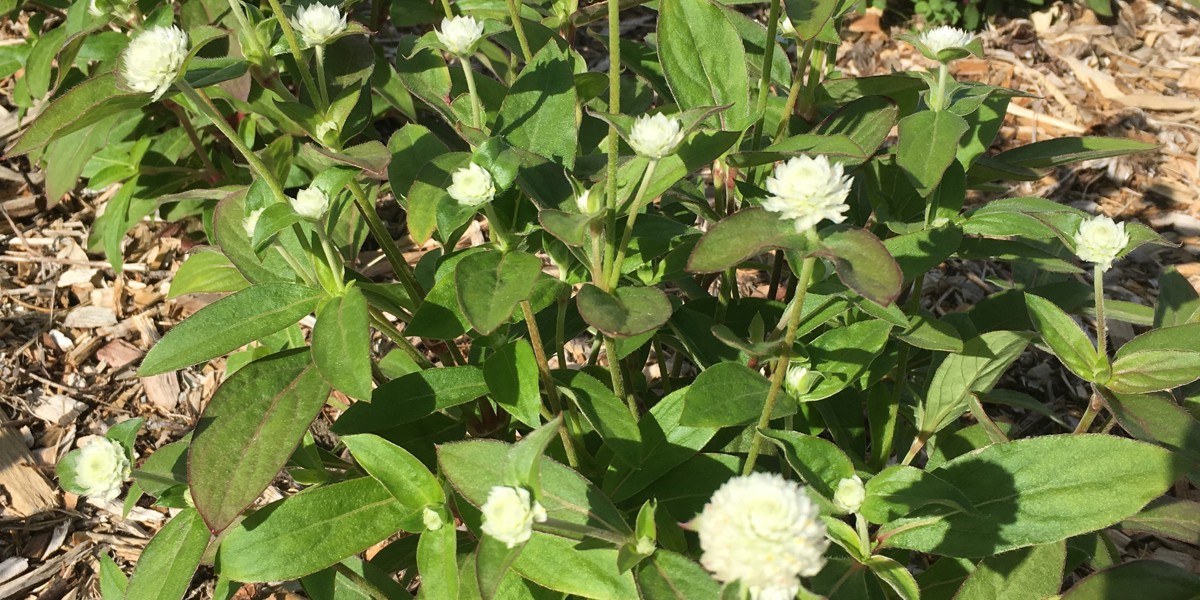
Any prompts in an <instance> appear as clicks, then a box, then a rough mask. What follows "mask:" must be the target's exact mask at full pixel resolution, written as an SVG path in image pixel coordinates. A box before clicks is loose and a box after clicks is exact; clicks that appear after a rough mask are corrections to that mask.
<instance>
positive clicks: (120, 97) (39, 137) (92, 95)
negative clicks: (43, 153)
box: [8, 73, 150, 156]
mask: <svg viewBox="0 0 1200 600" xmlns="http://www.w3.org/2000/svg"><path fill="white" fill-rule="evenodd" d="M149 103H150V94H142V93H132V92H127V91H124V90H122V89H120V88H118V87H117V78H116V75H114V74H112V73H105V74H102V75H98V76H96V77H93V78H91V79H88V80H87V81H84V82H83V83H81V84H79V85H77V86H75V87H73V88H71V89H70V90H69V91H67V93H65V94H63V95H61V96H59V97H58V98H55V99H54V100H53V101H52V102H51V103H50V105H49V106H47V107H46V108H45V109H43V110H42V112H41V113H40V114H39V115H38V117H37V119H35V120H34V122H33V123H31V124H30V125H29V128H28V129H26V130H25V133H24V134H22V135H21V139H19V140H17V143H16V144H14V145H13V147H12V149H11V150H9V151H8V156H20V155H22V154H28V153H30V152H32V151H34V150H37V149H38V148H41V147H43V146H45V145H46V144H49V143H50V142H52V141H54V140H55V139H57V138H60V137H62V136H64V135H67V134H68V133H72V132H75V131H79V130H80V129H83V128H84V127H87V126H88V125H91V124H92V123H95V122H97V121H100V120H102V119H104V118H105V117H108V116H111V115H114V114H116V113H118V112H120V111H123V110H128V109H131V108H140V107H142V106H145V105H147V104H149Z"/></svg>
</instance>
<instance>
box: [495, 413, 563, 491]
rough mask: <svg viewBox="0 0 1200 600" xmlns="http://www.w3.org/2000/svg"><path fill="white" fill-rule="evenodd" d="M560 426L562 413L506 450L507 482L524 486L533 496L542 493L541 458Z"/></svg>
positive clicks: (516, 485)
mask: <svg viewBox="0 0 1200 600" xmlns="http://www.w3.org/2000/svg"><path fill="white" fill-rule="evenodd" d="M560 427H562V415H559V416H557V417H554V419H553V420H551V421H550V422H549V423H546V424H545V425H542V426H541V427H538V428H537V429H535V430H533V431H532V432H530V433H529V435H526V436H524V437H522V438H521V441H519V442H517V443H516V444H513V446H512V448H511V449H509V451H508V475H509V479H508V483H509V484H510V485H512V486H514V487H524V488H527V489H530V490H532V491H533V495H534V497H535V498H539V497H541V495H542V482H541V471H542V469H541V459H542V456H543V455H545V454H546V448H548V447H549V446H550V443H551V442H553V441H554V438H555V437H556V436H557V435H558V432H559V428H560Z"/></svg>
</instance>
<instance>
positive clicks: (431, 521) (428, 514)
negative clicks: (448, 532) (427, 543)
mask: <svg viewBox="0 0 1200 600" xmlns="http://www.w3.org/2000/svg"><path fill="white" fill-rule="evenodd" d="M421 521H422V522H423V523H424V524H425V529H428V530H429V531H437V530H439V529H441V528H442V525H445V522H443V521H442V515H439V514H438V512H437V511H436V510H433V509H432V508H429V507H426V508H425V510H424V512H422V513H421Z"/></svg>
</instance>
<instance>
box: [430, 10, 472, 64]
mask: <svg viewBox="0 0 1200 600" xmlns="http://www.w3.org/2000/svg"><path fill="white" fill-rule="evenodd" d="M433 33H434V35H436V36H437V39H438V41H439V42H441V43H442V45H443V46H445V47H446V50H448V51H449V52H450V54H453V55H455V56H460V57H461V56H467V55H469V54H471V51H472V50H473V49H474V48H475V43H476V42H478V41H479V38H481V37H483V23H480V22H479V21H476V20H475V18H474V17H463V16H458V17H450V18H446V19H442V26H441V27H440V28H438V29H435V30H434V32H433Z"/></svg>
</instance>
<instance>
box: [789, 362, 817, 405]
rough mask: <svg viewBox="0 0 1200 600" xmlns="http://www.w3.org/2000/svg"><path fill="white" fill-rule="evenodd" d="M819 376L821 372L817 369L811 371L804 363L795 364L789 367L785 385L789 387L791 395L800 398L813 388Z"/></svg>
mask: <svg viewBox="0 0 1200 600" xmlns="http://www.w3.org/2000/svg"><path fill="white" fill-rule="evenodd" d="M818 378H820V374H819V373H817V372H816V371H810V370H808V367H806V366H804V365H799V364H794V365H792V366H791V368H789V369H788V372H787V377H786V378H785V379H784V380H783V381H784V384H783V385H784V387H785V388H787V393H788V394H789V395H791V396H792V397H793V398H799V397H801V396H803V395H805V394H807V393H808V392H809V390H811V389H812V386H813V384H814V383H816V381H817V379H818Z"/></svg>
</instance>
